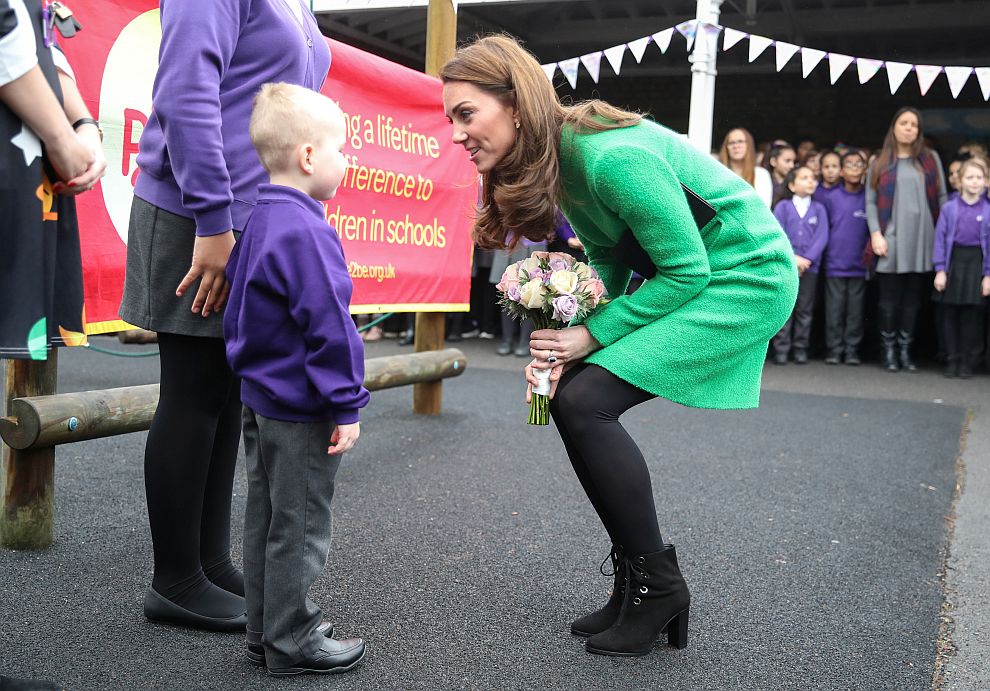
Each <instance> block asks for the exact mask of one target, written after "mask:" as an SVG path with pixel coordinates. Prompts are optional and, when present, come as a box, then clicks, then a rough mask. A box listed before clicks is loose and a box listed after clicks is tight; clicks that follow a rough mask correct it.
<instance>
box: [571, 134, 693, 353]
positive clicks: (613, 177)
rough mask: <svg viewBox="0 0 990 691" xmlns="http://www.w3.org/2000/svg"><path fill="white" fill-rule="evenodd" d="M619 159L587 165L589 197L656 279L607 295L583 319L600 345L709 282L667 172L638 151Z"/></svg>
mask: <svg viewBox="0 0 990 691" xmlns="http://www.w3.org/2000/svg"><path fill="white" fill-rule="evenodd" d="M621 156H622V161H621V164H617V161H616V160H615V159H614V158H611V157H609V156H608V152H605V153H604V154H603V155H602V156H600V157H599V158H598V159H597V160H596V161H594V162H593V164H592V166H593V169H592V171H591V175H592V187H593V192H594V194H595V196H597V198H598V199H599V201H600V202H601V203H602V204H604V205H605V206H606V207H607V208H609V209H610V210H611V211H612V212H614V213H615V214H616V215H617V216H618V217H619V218H621V219H622V221H623V222H624V223H625V225H626V226H627V227H628V228H629V230H630V231H631V232H632V234H633V236H634V237H635V238H636V240H637V242H639V244H640V245H641V246H642V247H643V249H644V250H645V251H646V254H647V255H648V256H649V257H650V260H651V261H652V262H653V265H654V266H656V268H657V274H656V276H654V277H653V278H651V279H650V280H648V281H646V282H645V283H644V284H643V285H642V286H641V287H640V288H639V289H638V290H637V291H636V292H635V293H633V294H632V295H613V296H612V300H611V301H610V302H608V303H607V304H606V305H604V306H602V307H600V308H599V309H597V310H596V311H595V312H593V313H592V314H591V316H589V317H588V318H587V319H586V320H585V322H584V324H585V326H586V327H587V328H588V330H589V331H590V332H591V335H592V336H594V337H595V339H596V340H597V341H598V342H599V343H601V344H602V345H603V346H607V345H610V344H612V343H615V342H616V341H618V340H619V339H620V338H622V337H623V336H626V335H628V334H630V333H632V332H633V331H635V330H636V329H639V328H641V327H643V326H645V325H647V324H650V323H652V322H654V321H656V320H657V319H660V318H661V317H663V316H664V315H667V314H670V313H671V312H673V311H674V310H676V309H677V308H678V307H680V306H681V305H683V304H684V303H686V302H687V301H688V300H690V299H691V298H693V297H694V296H696V295H697V294H698V293H700V292H701V291H702V290H703V289H704V288H705V286H707V285H708V282H709V280H711V268H710V266H709V263H708V252H707V250H706V249H705V245H704V243H703V242H702V241H701V233H700V232H698V227H697V225H695V221H694V217H693V216H692V214H691V209H690V207H689V206H688V203H687V199H686V198H685V197H684V192H683V190H682V189H681V185H680V181H679V180H678V178H677V176H676V175H675V173H674V170H673V168H671V166H670V164H669V163H667V161H666V160H664V159H663V158H662V157H660V156H659V155H657V154H656V153H654V152H653V151H648V150H646V149H643V148H639V147H627V148H623V149H622V150H621ZM630 171H635V172H634V174H630ZM589 254H590V248H589ZM613 261H614V260H613ZM605 265H608V263H607V262H605ZM626 271H628V269H627V270H626Z"/></svg>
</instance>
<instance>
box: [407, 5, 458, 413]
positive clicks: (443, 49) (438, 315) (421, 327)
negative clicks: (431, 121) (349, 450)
mask: <svg viewBox="0 0 990 691" xmlns="http://www.w3.org/2000/svg"><path fill="white" fill-rule="evenodd" d="M456 47H457V12H456V11H455V10H454V3H453V1H452V0H430V5H429V7H428V9H427V14H426V73H427V74H429V75H432V76H434V77H436V76H438V75H439V74H440V68H441V67H443V65H444V63H446V62H447V61H448V60H449V59H450V58H452V57H453V56H454V50H455V48H456ZM445 316H446V315H445V314H444V313H442V312H418V313H417V314H416V341H415V343H416V352H417V353H421V352H423V351H426V350H440V349H442V348H443V343H444V317H445ZM442 402H443V384H442V383H441V382H439V381H435V382H423V383H419V384H415V385H414V386H413V412H414V413H420V414H423V415H439V414H440V412H441V407H442Z"/></svg>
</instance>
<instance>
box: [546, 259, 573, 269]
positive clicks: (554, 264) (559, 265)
mask: <svg viewBox="0 0 990 691" xmlns="http://www.w3.org/2000/svg"><path fill="white" fill-rule="evenodd" d="M570 268H571V266H570V264H568V263H567V262H565V261H564V260H563V259H552V260H551V261H550V270H551V271H568V270H569V269H570Z"/></svg>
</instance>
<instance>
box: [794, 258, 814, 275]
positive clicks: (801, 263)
mask: <svg viewBox="0 0 990 691" xmlns="http://www.w3.org/2000/svg"><path fill="white" fill-rule="evenodd" d="M794 260H795V261H796V262H797V268H798V271H799V272H800V273H801V275H802V276H803V275H804V272H805V271H807V270H808V269H810V268H811V260H810V259H808V258H807V257H802V256H801V255H795V256H794Z"/></svg>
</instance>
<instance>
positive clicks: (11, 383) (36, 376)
mask: <svg viewBox="0 0 990 691" xmlns="http://www.w3.org/2000/svg"><path fill="white" fill-rule="evenodd" d="M57 353H58V351H57V350H56V349H55V348H52V349H51V350H49V351H48V359H47V360H8V361H7V362H6V368H5V370H6V371H5V376H4V398H5V399H6V408H5V410H6V413H5V414H6V415H10V408H11V401H13V399H15V398H20V397H23V396H43V395H48V394H53V393H55V384H56V378H57V375H58V354H57ZM3 477H4V489H3V510H2V512H0V546H3V547H7V548H9V549H46V548H48V547H49V546H51V544H52V522H53V516H54V514H55V447H54V446H49V447H46V448H40V449H25V450H17V449H12V448H10V447H8V446H7V445H6V444H4V445H3Z"/></svg>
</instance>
